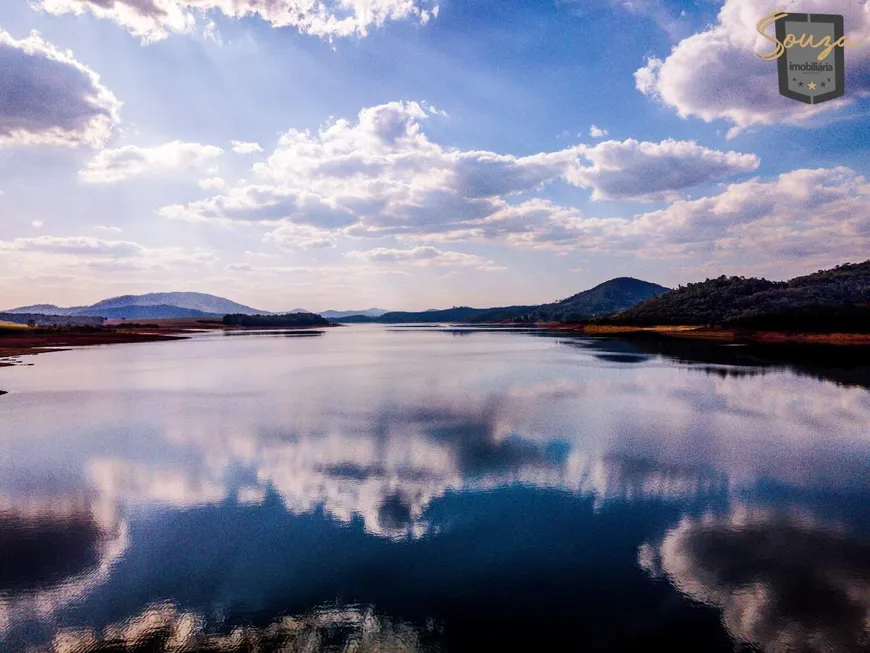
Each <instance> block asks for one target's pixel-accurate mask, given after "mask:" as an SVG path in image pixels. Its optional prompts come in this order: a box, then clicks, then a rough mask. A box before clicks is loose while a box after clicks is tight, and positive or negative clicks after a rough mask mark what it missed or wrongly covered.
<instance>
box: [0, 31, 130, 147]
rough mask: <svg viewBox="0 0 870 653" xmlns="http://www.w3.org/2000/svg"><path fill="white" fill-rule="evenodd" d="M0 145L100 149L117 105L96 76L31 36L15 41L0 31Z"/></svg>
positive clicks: (68, 55)
mask: <svg viewBox="0 0 870 653" xmlns="http://www.w3.org/2000/svg"><path fill="white" fill-rule="evenodd" d="M0 71H2V76H3V87H4V89H5V91H6V92H4V93H2V94H0V147H3V146H4V145H6V146H8V145H34V144H49V145H65V146H78V145H87V146H91V147H99V146H102V145H103V144H104V143H105V142H106V141H107V140H108V138H109V136H110V135H111V133H112V129H113V128H114V127H115V125H117V123H118V120H119V117H118V112H119V110H120V108H121V103H120V102H119V101H118V99H117V98H116V97H115V96H114V94H113V93H112V92H111V91H110V90H109V89H107V88H106V87H105V86H103V84H102V83H101V82H100V76H99V75H97V74H96V73H95V72H94V71H93V70H91V69H90V68H88V67H87V66H85V65H83V64H81V63H80V62H78V61H77V60H76V59H75V57H73V54H72V52H70V51H62V50H59V49H58V48H56V47H55V46H54V45H52V44H51V43H48V42H47V41H45V40H43V39H42V38H41V37H40V36H39V34H38V33H37V32H32V33H31V34H30V36H29V37H27V38H25V39H21V40H15V39H14V38H12V36H10V35H9V34H8V33H7V32H5V31H3V30H2V29H0Z"/></svg>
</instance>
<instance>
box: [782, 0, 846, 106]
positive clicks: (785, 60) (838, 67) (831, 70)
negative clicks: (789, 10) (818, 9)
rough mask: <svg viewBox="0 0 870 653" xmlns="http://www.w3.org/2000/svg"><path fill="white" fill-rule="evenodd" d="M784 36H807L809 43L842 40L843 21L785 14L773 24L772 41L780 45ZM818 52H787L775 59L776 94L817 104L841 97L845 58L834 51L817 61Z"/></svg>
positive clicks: (807, 49)
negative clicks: (774, 35)
mask: <svg viewBox="0 0 870 653" xmlns="http://www.w3.org/2000/svg"><path fill="white" fill-rule="evenodd" d="M788 34H792V35H794V36H793V38H795V39H800V38H801V36H802V35H804V34H805V35H808V36H809V37H810V38H811V39H812V42H813V43H819V42H821V41H822V40H824V39H825V37H829V38H830V42H831V43H834V42H835V41H837V40H838V39H840V38H842V37H843V17H842V16H838V15H835V14H788V15H786V16H784V17H783V18H781V19H780V20H778V21H777V22H776V39H777V40H778V41H779V42H780V43H783V42H784V41H785V39H786V36H787V35H788ZM820 51H821V49H820V48H813V47H800V46H798V45H795V46H793V47H791V48H788V49H787V50H786V51H785V54H783V56H781V57H780V58H779V61H778V64H779V92H780V93H781V94H782V95H784V96H786V97H788V98H791V99H793V100H798V101H800V102H806V103H807V104H819V103H820V102H827V101H828V100H833V99H834V98H838V97H841V96H842V95H843V94H844V93H845V88H846V83H845V82H846V69H845V67H844V60H845V54H844V52H843V48H841V47H836V48H834V49H833V50H832V51H831V53H830V54H829V55H828V56H827V57H826V58H825V59H824V60H823V61H819V59H818V57H819V52H820Z"/></svg>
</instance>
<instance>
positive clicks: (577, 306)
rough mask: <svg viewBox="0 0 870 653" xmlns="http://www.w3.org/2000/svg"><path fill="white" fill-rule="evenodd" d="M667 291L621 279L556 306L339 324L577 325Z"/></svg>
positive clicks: (359, 318)
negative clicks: (509, 323) (515, 323)
mask: <svg viewBox="0 0 870 653" xmlns="http://www.w3.org/2000/svg"><path fill="white" fill-rule="evenodd" d="M667 290H668V289H667V288H665V287H664V286H659V285H657V284H654V283H649V282H648V281H641V280H639V279H631V278H629V277H620V278H619V279H611V280H610V281H606V282H604V283H602V284H599V285H597V286H595V287H594V288H591V289H590V290H585V291H583V292H581V293H578V294H576V295H572V296H571V297H568V298H567V299H563V300H562V301H560V302H556V303H553V304H541V305H536V306H502V307H498V308H471V307H468V306H454V307H453V308H447V309H444V310H440V311H421V312H408V311H395V312H392V313H385V314H384V315H381V316H380V317H374V318H372V317H367V316H364V315H352V316H349V317H344V318H338V319H336V320H335V321H336V322H346V323H353V322H385V323H388V324H402V323H404V324H409V323H426V322H477V323H485V322H490V323H492V322H518V323H527V322H576V321H580V320H585V319H589V318H592V317H598V316H603V315H610V314H611V313H615V312H617V311H621V310H624V309H626V308H629V307H630V306H634V305H635V304H637V303H638V302H641V301H643V300H645V299H649V298H650V297H654V296H656V295H658V294H660V293H663V292H667Z"/></svg>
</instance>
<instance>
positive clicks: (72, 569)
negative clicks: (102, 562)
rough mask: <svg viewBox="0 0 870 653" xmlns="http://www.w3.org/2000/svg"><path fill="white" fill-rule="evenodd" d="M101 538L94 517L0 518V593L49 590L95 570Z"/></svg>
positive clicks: (9, 515) (0, 515) (17, 516)
mask: <svg viewBox="0 0 870 653" xmlns="http://www.w3.org/2000/svg"><path fill="white" fill-rule="evenodd" d="M101 538H102V533H101V530H100V527H99V525H98V524H97V523H96V521H94V519H93V517H92V516H91V514H90V513H83V514H73V515H68V516H63V517H50V516H40V515H37V516H27V515H20V514H14V513H6V514H0V593H2V592H15V591H20V590H24V589H39V588H44V587H48V586H50V585H53V584H55V583H58V582H60V581H62V580H63V579H65V578H68V577H71V576H75V575H76V574H80V573H82V572H83V571H85V570H87V569H88V568H90V567H93V566H95V565H96V564H97V563H98V562H99V558H100V547H99V544H100V541H101Z"/></svg>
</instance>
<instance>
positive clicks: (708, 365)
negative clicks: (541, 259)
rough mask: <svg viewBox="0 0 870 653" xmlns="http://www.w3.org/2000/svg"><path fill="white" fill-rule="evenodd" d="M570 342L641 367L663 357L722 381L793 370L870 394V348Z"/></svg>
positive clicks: (655, 340)
mask: <svg viewBox="0 0 870 653" xmlns="http://www.w3.org/2000/svg"><path fill="white" fill-rule="evenodd" d="M565 342H566V343H568V344H571V345H574V346H577V347H582V348H583V349H587V350H589V351H590V353H592V354H593V355H594V356H595V357H596V358H598V359H599V360H604V361H608V362H620V363H641V362H646V361H648V360H651V359H652V358H654V357H656V356H661V357H664V358H667V359H671V360H674V361H677V362H680V363H686V364H689V365H697V366H698V367H699V369H701V370H703V371H705V372H707V373H710V374H716V375H718V376H722V377H725V376H734V377H744V376H754V375H761V374H765V373H766V372H767V371H776V370H788V371H790V372H793V373H795V374H799V375H801V376H809V377H812V378H815V379H818V380H820V381H831V382H833V383H836V384H838V385H843V386H857V387H862V388H868V389H870V347H852V346H821V345H819V346H813V345H795V346H791V345H760V344H750V345H723V344H721V343H716V342H705V341H700V340H690V339H680V338H674V337H638V338H631V339H623V338H595V339H589V338H583V339H577V340H566V341H565Z"/></svg>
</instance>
